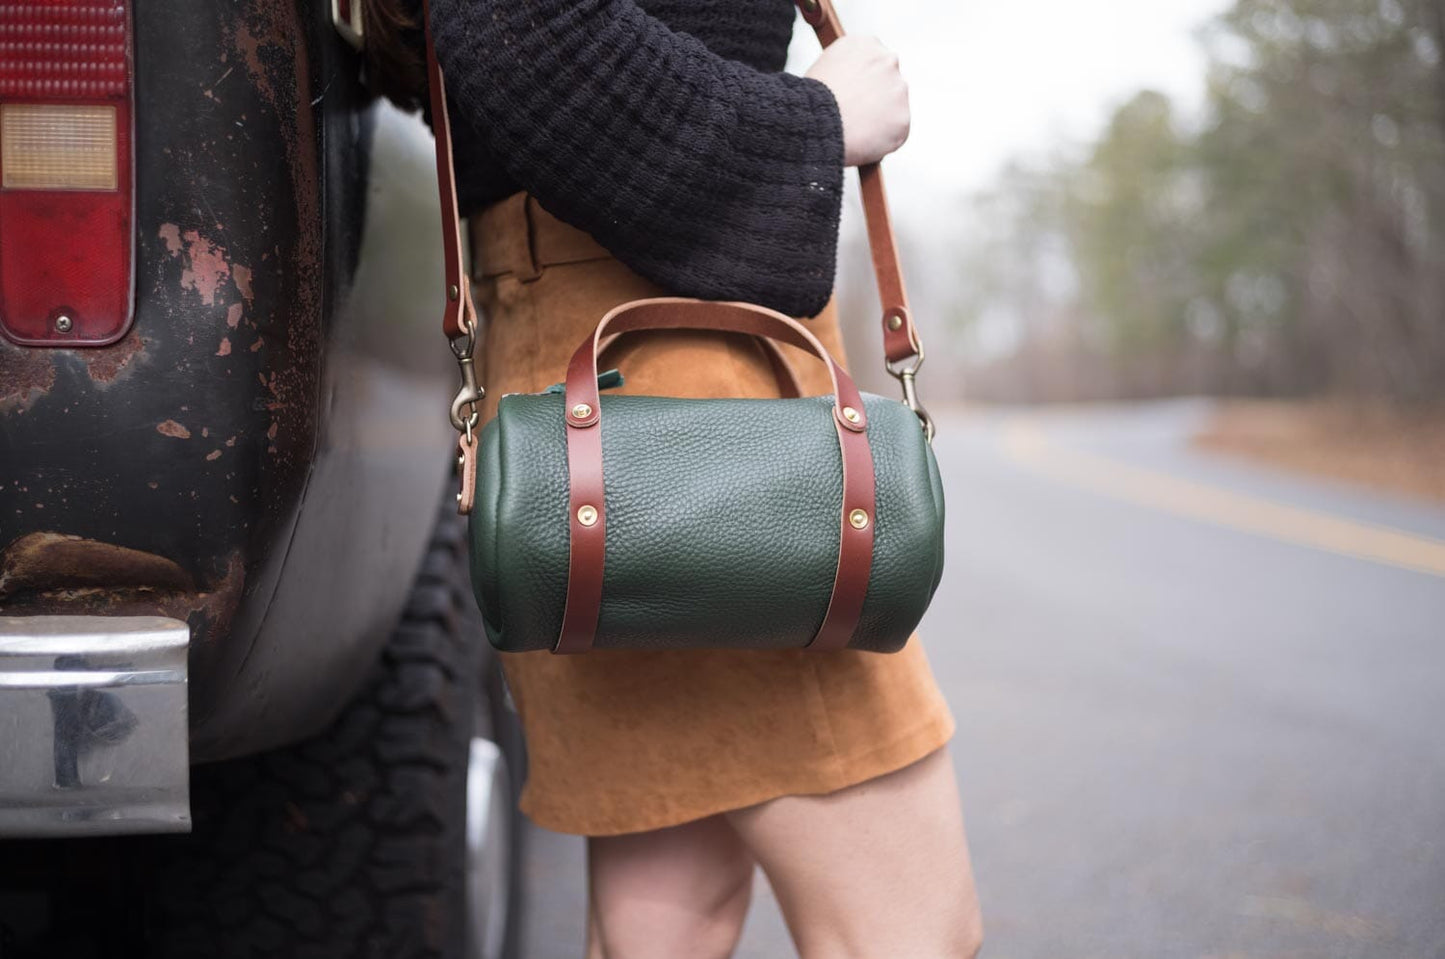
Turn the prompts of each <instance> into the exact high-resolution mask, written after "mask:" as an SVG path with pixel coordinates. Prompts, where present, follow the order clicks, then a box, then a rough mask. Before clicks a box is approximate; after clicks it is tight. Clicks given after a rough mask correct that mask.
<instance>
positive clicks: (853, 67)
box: [807, 34, 911, 166]
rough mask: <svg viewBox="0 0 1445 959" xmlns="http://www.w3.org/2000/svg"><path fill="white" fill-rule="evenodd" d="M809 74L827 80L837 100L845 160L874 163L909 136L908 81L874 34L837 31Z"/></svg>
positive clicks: (858, 163) (855, 164)
mask: <svg viewBox="0 0 1445 959" xmlns="http://www.w3.org/2000/svg"><path fill="white" fill-rule="evenodd" d="M807 76H809V77H812V78H813V79H814V80H819V81H821V82H822V83H824V84H825V85H827V87H828V89H829V90H831V91H833V98H834V99H835V100H837V101H838V113H839V114H840V115H841V116H842V118H843V162H844V164H846V165H847V166H863V165H865V164H868V163H876V162H877V161H878V160H881V159H883V157H885V156H887V155H888V154H890V153H892V152H893V151H894V150H896V149H898V148H899V147H901V146H902V145H903V141H905V140H907V139H908V127H909V123H910V120H911V117H910V114H909V109H908V84H907V82H905V81H904V79H903V74H902V72H901V71H900V70H899V69H898V55H897V54H896V53H894V52H893V51H891V50H889V49H888V48H887V47H885V46H884V45H883V44H882V43H880V42H878V39H877V38H876V37H864V36H855V35H852V34H849V35H848V36H844V37H840V38H839V39H838V40H837V41H836V42H834V43H833V44H832V45H831V46H829V47H828V48H827V49H826V50H824V51H823V55H822V56H820V57H819V58H818V59H817V60H816V61H815V62H814V63H813V65H812V66H811V67H809V68H808V72H807Z"/></svg>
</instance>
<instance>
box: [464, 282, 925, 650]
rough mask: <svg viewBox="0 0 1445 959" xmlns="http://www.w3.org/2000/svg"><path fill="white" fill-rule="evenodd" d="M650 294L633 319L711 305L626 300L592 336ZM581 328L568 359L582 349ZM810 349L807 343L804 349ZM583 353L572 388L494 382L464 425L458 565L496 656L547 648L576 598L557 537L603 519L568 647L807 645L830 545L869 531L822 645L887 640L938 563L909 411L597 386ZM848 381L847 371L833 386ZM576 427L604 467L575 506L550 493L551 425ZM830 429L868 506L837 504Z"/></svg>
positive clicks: (901, 631) (828, 597) (673, 323)
mask: <svg viewBox="0 0 1445 959" xmlns="http://www.w3.org/2000/svg"><path fill="white" fill-rule="evenodd" d="M649 306H650V307H651V308H652V310H653V311H654V312H653V315H652V316H651V317H649V318H648V319H649V320H651V321H652V322H648V323H647V324H646V326H645V327H644V326H642V325H639V326H637V327H635V328H639V329H640V328H653V329H655V328H658V326H661V325H666V326H670V327H675V328H681V327H690V328H697V327H698V326H700V325H701V324H696V323H694V322H692V318H693V317H694V316H695V315H696V314H695V313H694V312H693V311H695V310H698V309H700V308H703V309H705V308H709V307H710V308H713V309H714V310H720V309H722V308H723V304H701V303H694V302H691V301H683V300H654V301H639V302H638V303H633V304H628V305H627V306H624V307H622V308H620V310H618V311H614V312H613V314H611V322H610V323H605V324H604V326H603V327H599V330H600V329H604V328H605V326H606V325H615V324H616V322H617V321H618V320H619V319H627V318H629V317H632V316H635V315H636V314H637V313H638V312H639V311H640V310H642V309H645V308H647V307H649ZM734 309H736V311H737V315H738V316H739V317H749V316H750V314H752V315H756V316H757V317H761V318H765V319H769V320H774V321H776V323H777V325H778V326H779V327H780V328H781V329H786V328H787V327H786V326H784V324H793V325H794V326H797V324H795V323H793V321H791V320H788V319H787V318H786V317H783V316H781V315H780V314H772V315H771V316H768V312H769V311H763V310H762V309H761V308H759V307H745V306H742V305H737V306H736V307H734ZM712 328H724V327H722V326H721V325H713V326H712ZM729 328H735V329H736V328H737V327H729ZM748 329H751V327H749V328H747V329H743V330H741V331H744V332H746V331H748ZM798 329H799V330H802V327H801V326H798ZM805 335H806V334H805ZM807 336H808V339H811V336H810V335H807ZM595 339H596V338H595V337H593V338H589V341H588V342H587V343H584V344H583V347H582V349H581V350H580V351H579V355H583V354H587V358H588V359H591V346H592V343H593V342H595ZM794 342H799V345H802V344H803V342H804V341H803V339H802V337H800V338H799V339H798V340H795V341H794ZM814 343H815V344H816V341H814ZM816 349H817V350H818V351H820V352H821V351H823V347H822V345H821V344H816ZM823 355H824V356H825V357H826V353H825V352H824V353H823ZM826 362H829V364H830V365H832V366H833V368H834V370H835V373H836V374H840V375H842V376H843V377H845V378H846V374H843V373H842V371H841V370H840V369H838V368H837V366H836V364H832V361H831V360H826ZM583 365H584V366H585V367H586V368H585V369H584V370H583V371H582V373H581V375H582V376H583V377H586V378H589V379H590V381H591V383H592V390H591V391H589V393H588V395H584V396H578V395H568V393H569V392H570V390H569V391H568V392H563V391H560V390H552V391H545V392H541V393H514V394H510V395H507V396H504V397H502V398H501V400H500V402H499V404H498V407H497V415H496V416H495V417H494V418H493V419H492V420H491V421H490V422H488V423H487V425H486V426H485V427H484V428H483V429H482V431H481V439H480V448H479V451H478V455H477V467H476V469H477V472H476V493H475V502H474V505H473V507H472V512H471V570H472V582H473V585H474V588H475V590H476V596H477V601H478V603H479V604H480V606H481V610H482V615H483V619H484V621H485V623H486V631H487V637H488V639H489V640H490V641H491V642H492V644H493V645H494V646H496V647H497V648H499V649H504V650H508V651H513V652H520V651H524V650H535V649H555V648H557V647H558V641H559V637H561V636H562V633H563V629H562V627H563V619H564V614H565V611H566V609H567V608H568V606H569V605H572V604H577V603H580V602H584V601H585V600H582V599H579V598H578V597H577V596H576V595H573V596H571V597H569V595H568V583H569V571H570V568H571V567H572V565H573V564H571V563H570V562H569V559H570V550H571V545H572V539H573V534H574V533H578V532H580V533H583V534H586V533H590V532H593V531H595V530H596V527H597V526H598V525H601V524H603V523H605V530H604V532H603V534H602V538H603V539H604V540H605V542H604V543H603V549H602V550H601V551H600V553H599V555H600V557H601V565H602V570H601V589H600V608H599V609H598V611H597V614H596V617H595V625H594V626H593V628H592V636H591V640H590V643H586V644H585V645H590V646H591V647H594V648H597V649H677V648H720V647H721V648H756V649H780V648H788V647H801V646H808V645H809V644H810V643H814V641H815V637H818V636H819V634H820V628H821V627H822V625H823V622H824V618H825V616H826V615H827V613H828V610H829V606H830V603H835V602H839V600H838V599H836V598H835V596H834V583H835V579H836V578H837V573H838V570H839V566H840V561H839V554H840V540H841V539H842V538H844V537H845V536H858V537H868V536H869V534H871V555H870V556H869V557H868V560H867V565H868V570H867V572H866V574H865V576H866V578H865V579H864V580H863V582H862V586H863V595H862V596H861V604H860V605H859V608H858V610H857V613H856V620H855V622H854V625H853V628H852V629H851V631H849V633H848V634H847V635H846V636H844V637H843V639H844V642H843V643H842V644H841V645H846V646H847V647H848V648H852V649H863V650H870V651H874V652H892V651H894V650H897V649H899V648H901V647H902V646H903V644H904V643H905V642H906V641H907V639H908V637H909V635H910V634H911V633H912V632H913V630H914V628H915V627H916V626H917V625H918V621H919V620H920V619H921V618H922V616H923V613H924V610H926V609H927V608H928V604H929V601H930V600H931V599H932V597H933V594H934V591H935V590H936V589H937V588H938V583H939V578H940V576H941V575H942V572H943V487H942V483H941V482H940V480H939V475H938V464H937V462H936V460H935V459H934V455H933V449H932V446H931V445H930V443H929V442H928V439H927V437H926V435H925V432H924V430H923V429H922V428H921V425H920V423H919V419H918V417H917V416H916V415H915V414H914V413H913V411H912V410H910V409H909V408H908V407H907V406H905V405H903V404H902V403H900V402H897V401H896V400H891V399H885V398H884V397H881V396H874V395H871V394H868V395H863V394H857V393H856V392H854V393H852V394H851V395H853V396H857V397H858V398H859V399H861V405H860V406H858V407H856V408H855V407H854V406H853V405H852V403H857V402H858V401H859V400H858V399H855V400H852V402H851V403H848V404H847V405H843V406H840V405H839V403H838V401H837V399H836V396H835V395H827V396H806V397H797V398H790V399H676V398H672V397H663V396H602V397H600V399H597V398H596V396H597V392H598V391H597V387H596V384H597V380H596V377H597V373H596V367H595V360H593V362H592V363H584V364H583ZM575 367H576V361H575V360H574V368H575ZM623 372H624V373H625V370H624V371H623ZM573 379H574V378H573V377H571V376H569V386H570V385H573V384H572V381H573ZM849 390H852V384H851V383H847V385H846V386H844V388H843V391H844V395H845V396H848V395H850V394H849V393H848V391H849ZM594 403H595V404H596V408H595V409H594V408H592V407H593V405H594ZM580 407H588V409H587V410H586V411H585V418H587V419H591V420H593V422H590V423H588V424H586V425H583V426H575V425H573V424H574V422H575V421H576V419H577V417H576V416H575V415H574V414H575V412H576V411H577V410H578V409H580ZM839 410H846V411H848V413H847V415H848V416H850V417H851V416H856V417H857V419H858V421H859V422H863V423H866V427H865V429H863V430H862V431H860V432H856V433H855V432H852V431H851V430H850V429H849V425H851V424H849V423H848V420H846V419H841V418H840V416H836V415H835V412H836V411H839ZM845 424H846V425H845ZM579 431H592V432H597V431H600V434H601V435H600V446H601V450H600V453H601V464H602V475H603V476H604V477H605V480H604V484H603V485H604V492H603V496H602V498H601V500H600V501H599V502H596V503H589V502H577V503H575V504H574V503H573V502H572V499H573V497H571V496H569V492H570V489H569V486H570V484H569V465H568V456H569V444H568V437H567V434H568V433H569V432H579ZM840 433H846V434H847V436H848V437H849V438H852V437H854V436H856V437H859V438H861V439H866V447H865V449H866V451H867V453H869V454H871V464H867V465H868V466H870V467H871V470H872V477H871V479H872V481H873V482H872V486H873V487H874V490H875V496H874V505H873V508H872V509H868V508H866V507H857V506H854V505H853V504H852V503H851V502H850V503H847V504H845V502H844V489H843V487H844V468H843V466H844V464H843V454H842V451H841V448H840V438H839V434H840ZM570 452H571V453H572V455H574V456H575V455H579V453H578V451H577V450H576V449H575V448H574V449H572V450H571V451H570ZM580 455H584V456H585V455H587V454H586V453H585V452H582V453H581V454H580ZM586 498H587V497H586V496H583V497H582V499H584V500H585V499H586ZM855 510H860V511H861V512H855ZM579 511H580V512H581V517H580V518H579V516H578V515H577V514H578V512H579ZM589 521H590V522H589ZM584 524H585V525H584ZM589 526H590V529H589ZM591 561H592V560H589V562H591ZM845 588H854V589H856V588H857V587H856V586H854V585H848V586H846V587H845ZM564 645H565V644H564ZM831 645H832V647H833V648H836V647H837V645H839V644H837V643H836V642H835V643H834V644H831Z"/></svg>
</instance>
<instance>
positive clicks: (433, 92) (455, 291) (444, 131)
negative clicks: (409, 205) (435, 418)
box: [421, 0, 477, 340]
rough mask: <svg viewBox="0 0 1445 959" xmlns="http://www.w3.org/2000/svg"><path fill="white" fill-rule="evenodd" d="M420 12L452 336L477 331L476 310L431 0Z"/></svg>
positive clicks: (445, 319) (445, 322) (445, 325)
mask: <svg viewBox="0 0 1445 959" xmlns="http://www.w3.org/2000/svg"><path fill="white" fill-rule="evenodd" d="M421 15H422V18H423V20H424V21H425V22H424V23H423V24H422V30H423V32H424V33H425V34H426V81H427V91H428V95H429V96H430V98H431V123H432V131H433V133H434V134H435V136H436V160H437V185H438V187H439V192H440V193H441V213H442V255H443V258H444V259H445V261H446V291H445V296H446V299H445V301H444V302H445V303H446V306H445V307H444V309H443V312H442V332H443V333H445V334H446V336H447V339H449V340H455V339H457V338H458V337H462V336H467V335H469V334H471V333H473V332H475V331H476V328H477V310H476V307H475V306H474V305H473V304H472V290H471V286H470V284H468V283H467V282H466V276H465V275H464V273H463V271H462V224H461V216H460V214H459V213H458V209H457V175H456V169H455V168H454V167H453V165H452V124H451V119H450V118H449V117H448V116H447V94H446V84H445V82H444V81H443V79H442V68H441V64H440V63H439V62H437V50H436V42H435V41H434V40H433V39H432V32H431V3H430V2H429V0H422V4H421Z"/></svg>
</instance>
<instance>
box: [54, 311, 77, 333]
mask: <svg viewBox="0 0 1445 959" xmlns="http://www.w3.org/2000/svg"><path fill="white" fill-rule="evenodd" d="M73 326H74V323H72V322H71V319H70V317H68V316H66V315H65V314H64V313H62V314H60V315H59V316H57V317H56V318H55V330H56V332H57V333H69V332H70V330H71V328H72V327H73Z"/></svg>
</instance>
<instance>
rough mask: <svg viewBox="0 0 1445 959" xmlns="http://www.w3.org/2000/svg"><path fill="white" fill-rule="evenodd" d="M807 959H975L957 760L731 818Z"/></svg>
mask: <svg viewBox="0 0 1445 959" xmlns="http://www.w3.org/2000/svg"><path fill="white" fill-rule="evenodd" d="M727 817H728V821H729V822H730V823H732V825H733V827H734V828H735V829H736V830H737V832H738V834H739V835H740V836H741V837H742V840H743V842H744V843H746V844H747V847H748V849H750V850H751V852H752V854H753V855H754V856H755V857H756V858H757V860H758V862H760V863H761V864H762V867H763V871H764V872H765V873H767V876H768V879H769V881H770V882H771V883H772V885H773V890H774V892H776V893H777V896H778V901H779V903H780V904H781V905H782V908H783V914H784V916H785V917H786V918H787V921H788V927H789V929H791V930H792V933H793V938H794V939H795V940H796V941H797V944H798V949H799V951H800V952H801V954H802V956H803V959H834V957H844V956H849V957H851V956H908V957H910V959H953V957H960V956H973V955H974V954H975V953H976V952H977V951H978V947H979V943H980V941H981V935H982V933H981V926H980V922H979V912H978V898H977V893H976V892H975V890H974V882H973V869H972V867H971V865H970V864H969V859H968V845H967V840H966V837H965V835H964V827H963V813H962V810H961V807H960V803H959V796H958V785H957V782H956V781H955V779H954V771H953V761H952V760H951V759H950V757H949V755H948V751H947V749H939V750H937V751H935V752H933V753H931V754H929V755H928V756H926V757H924V758H923V759H921V760H919V761H918V762H916V763H913V764H912V765H910V766H907V767H905V768H903V769H900V770H898V771H896V772H893V773H889V774H887V775H885V776H880V777H878V778H877V779H872V780H869V781H868V782H864V783H859V784H858V785H856V786H851V787H849V788H847V789H843V790H840V791H838V792H835V793H830V794H828V795H823V796H785V797H783V798H780V799H774V800H771V801H769V802H766V803H762V804H760V805H757V806H751V807H748V808H747V809H741V810H737V811H735V812H731V813H728V814H727Z"/></svg>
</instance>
